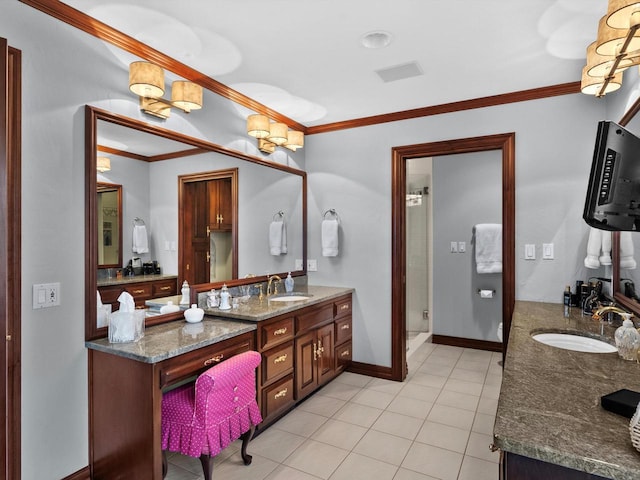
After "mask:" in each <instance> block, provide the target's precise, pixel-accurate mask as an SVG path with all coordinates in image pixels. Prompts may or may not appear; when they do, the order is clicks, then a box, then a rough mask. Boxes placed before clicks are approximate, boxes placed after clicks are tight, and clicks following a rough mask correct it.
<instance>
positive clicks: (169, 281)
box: [98, 278, 178, 312]
mask: <svg viewBox="0 0 640 480" xmlns="http://www.w3.org/2000/svg"><path fill="white" fill-rule="evenodd" d="M98 291H99V292H100V298H101V300H102V303H103V304H104V305H106V304H108V303H110V304H111V311H113V312H115V311H116V310H118V308H120V303H119V302H118V297H119V296H120V294H121V293H122V292H128V293H129V294H130V295H131V296H132V297H133V299H134V301H135V302H136V307H144V306H145V303H144V302H145V301H147V300H150V299H152V298H157V297H170V296H172V295H177V293H178V286H177V279H176V278H162V279H147V280H140V281H139V282H133V283H131V282H126V283H121V284H117V285H107V286H99V287H98Z"/></svg>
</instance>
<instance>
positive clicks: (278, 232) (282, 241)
mask: <svg viewBox="0 0 640 480" xmlns="http://www.w3.org/2000/svg"><path fill="white" fill-rule="evenodd" d="M269 253H271V255H282V254H283V253H287V230H286V227H285V225H284V221H282V220H274V221H273V222H271V224H270V225H269Z"/></svg>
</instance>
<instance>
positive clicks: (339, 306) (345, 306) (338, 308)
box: [333, 295, 351, 318]
mask: <svg viewBox="0 0 640 480" xmlns="http://www.w3.org/2000/svg"><path fill="white" fill-rule="evenodd" d="M333 305H334V308H335V312H334V317H335V318H339V317H343V316H345V315H350V314H351V295H349V296H348V297H345V298H341V299H338V300H336V302H335V303H334V304H333Z"/></svg>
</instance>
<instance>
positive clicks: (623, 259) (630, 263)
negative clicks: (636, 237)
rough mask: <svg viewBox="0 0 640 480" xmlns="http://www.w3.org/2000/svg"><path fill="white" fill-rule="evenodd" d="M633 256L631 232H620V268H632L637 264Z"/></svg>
mask: <svg viewBox="0 0 640 480" xmlns="http://www.w3.org/2000/svg"><path fill="white" fill-rule="evenodd" d="M633 256H634V255H633V238H632V236H631V232H620V268H626V269H627V270H634V269H635V268H636V266H637V264H636V261H635V259H634V258H633Z"/></svg>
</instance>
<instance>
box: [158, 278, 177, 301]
mask: <svg viewBox="0 0 640 480" xmlns="http://www.w3.org/2000/svg"><path fill="white" fill-rule="evenodd" d="M177 292H178V289H177V287H176V280H158V281H157V282H153V296H154V297H170V296H171V295H175V294H176V293H177Z"/></svg>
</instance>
